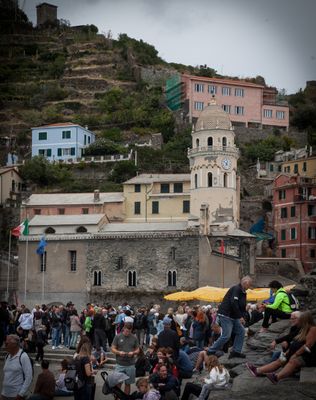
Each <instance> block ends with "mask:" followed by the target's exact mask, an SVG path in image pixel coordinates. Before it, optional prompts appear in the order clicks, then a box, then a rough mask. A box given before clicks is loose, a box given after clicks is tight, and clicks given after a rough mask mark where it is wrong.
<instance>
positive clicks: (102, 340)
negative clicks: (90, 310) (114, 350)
mask: <svg viewBox="0 0 316 400" xmlns="http://www.w3.org/2000/svg"><path fill="white" fill-rule="evenodd" d="M95 311H96V313H95V315H94V318H93V331H94V345H95V347H97V348H99V347H102V349H103V350H104V351H106V342H107V338H106V334H105V328H106V323H105V318H104V316H103V314H102V309H101V308H96V309H95Z"/></svg>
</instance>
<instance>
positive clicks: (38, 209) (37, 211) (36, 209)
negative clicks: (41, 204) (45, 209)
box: [34, 208, 42, 215]
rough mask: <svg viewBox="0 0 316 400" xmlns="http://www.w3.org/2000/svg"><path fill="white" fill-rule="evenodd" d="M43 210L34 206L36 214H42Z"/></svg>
mask: <svg viewBox="0 0 316 400" xmlns="http://www.w3.org/2000/svg"><path fill="white" fill-rule="evenodd" d="M41 213H42V210H41V209H40V208H34V215H41Z"/></svg>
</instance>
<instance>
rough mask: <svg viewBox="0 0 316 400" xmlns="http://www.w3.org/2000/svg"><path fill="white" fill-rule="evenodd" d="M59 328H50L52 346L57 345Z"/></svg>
mask: <svg viewBox="0 0 316 400" xmlns="http://www.w3.org/2000/svg"><path fill="white" fill-rule="evenodd" d="M60 332H61V328H52V346H55V347H57V346H59V341H60Z"/></svg>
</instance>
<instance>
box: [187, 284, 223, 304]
mask: <svg viewBox="0 0 316 400" xmlns="http://www.w3.org/2000/svg"><path fill="white" fill-rule="evenodd" d="M227 290H228V289H227V288H218V287H214V286H203V287H200V288H198V289H195V290H193V292H191V294H192V295H193V296H194V300H203V301H211V302H214V303H220V302H221V301H222V300H223V298H224V296H225V294H226V292H227Z"/></svg>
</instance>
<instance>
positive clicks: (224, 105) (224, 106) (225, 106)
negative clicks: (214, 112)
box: [222, 104, 230, 114]
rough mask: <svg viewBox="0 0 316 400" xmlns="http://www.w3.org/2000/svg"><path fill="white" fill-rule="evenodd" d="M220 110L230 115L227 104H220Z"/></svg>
mask: <svg viewBox="0 0 316 400" xmlns="http://www.w3.org/2000/svg"><path fill="white" fill-rule="evenodd" d="M222 109H223V110H224V111H225V112H227V113H228V114H230V106H228V105H227V104H222Z"/></svg>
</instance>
